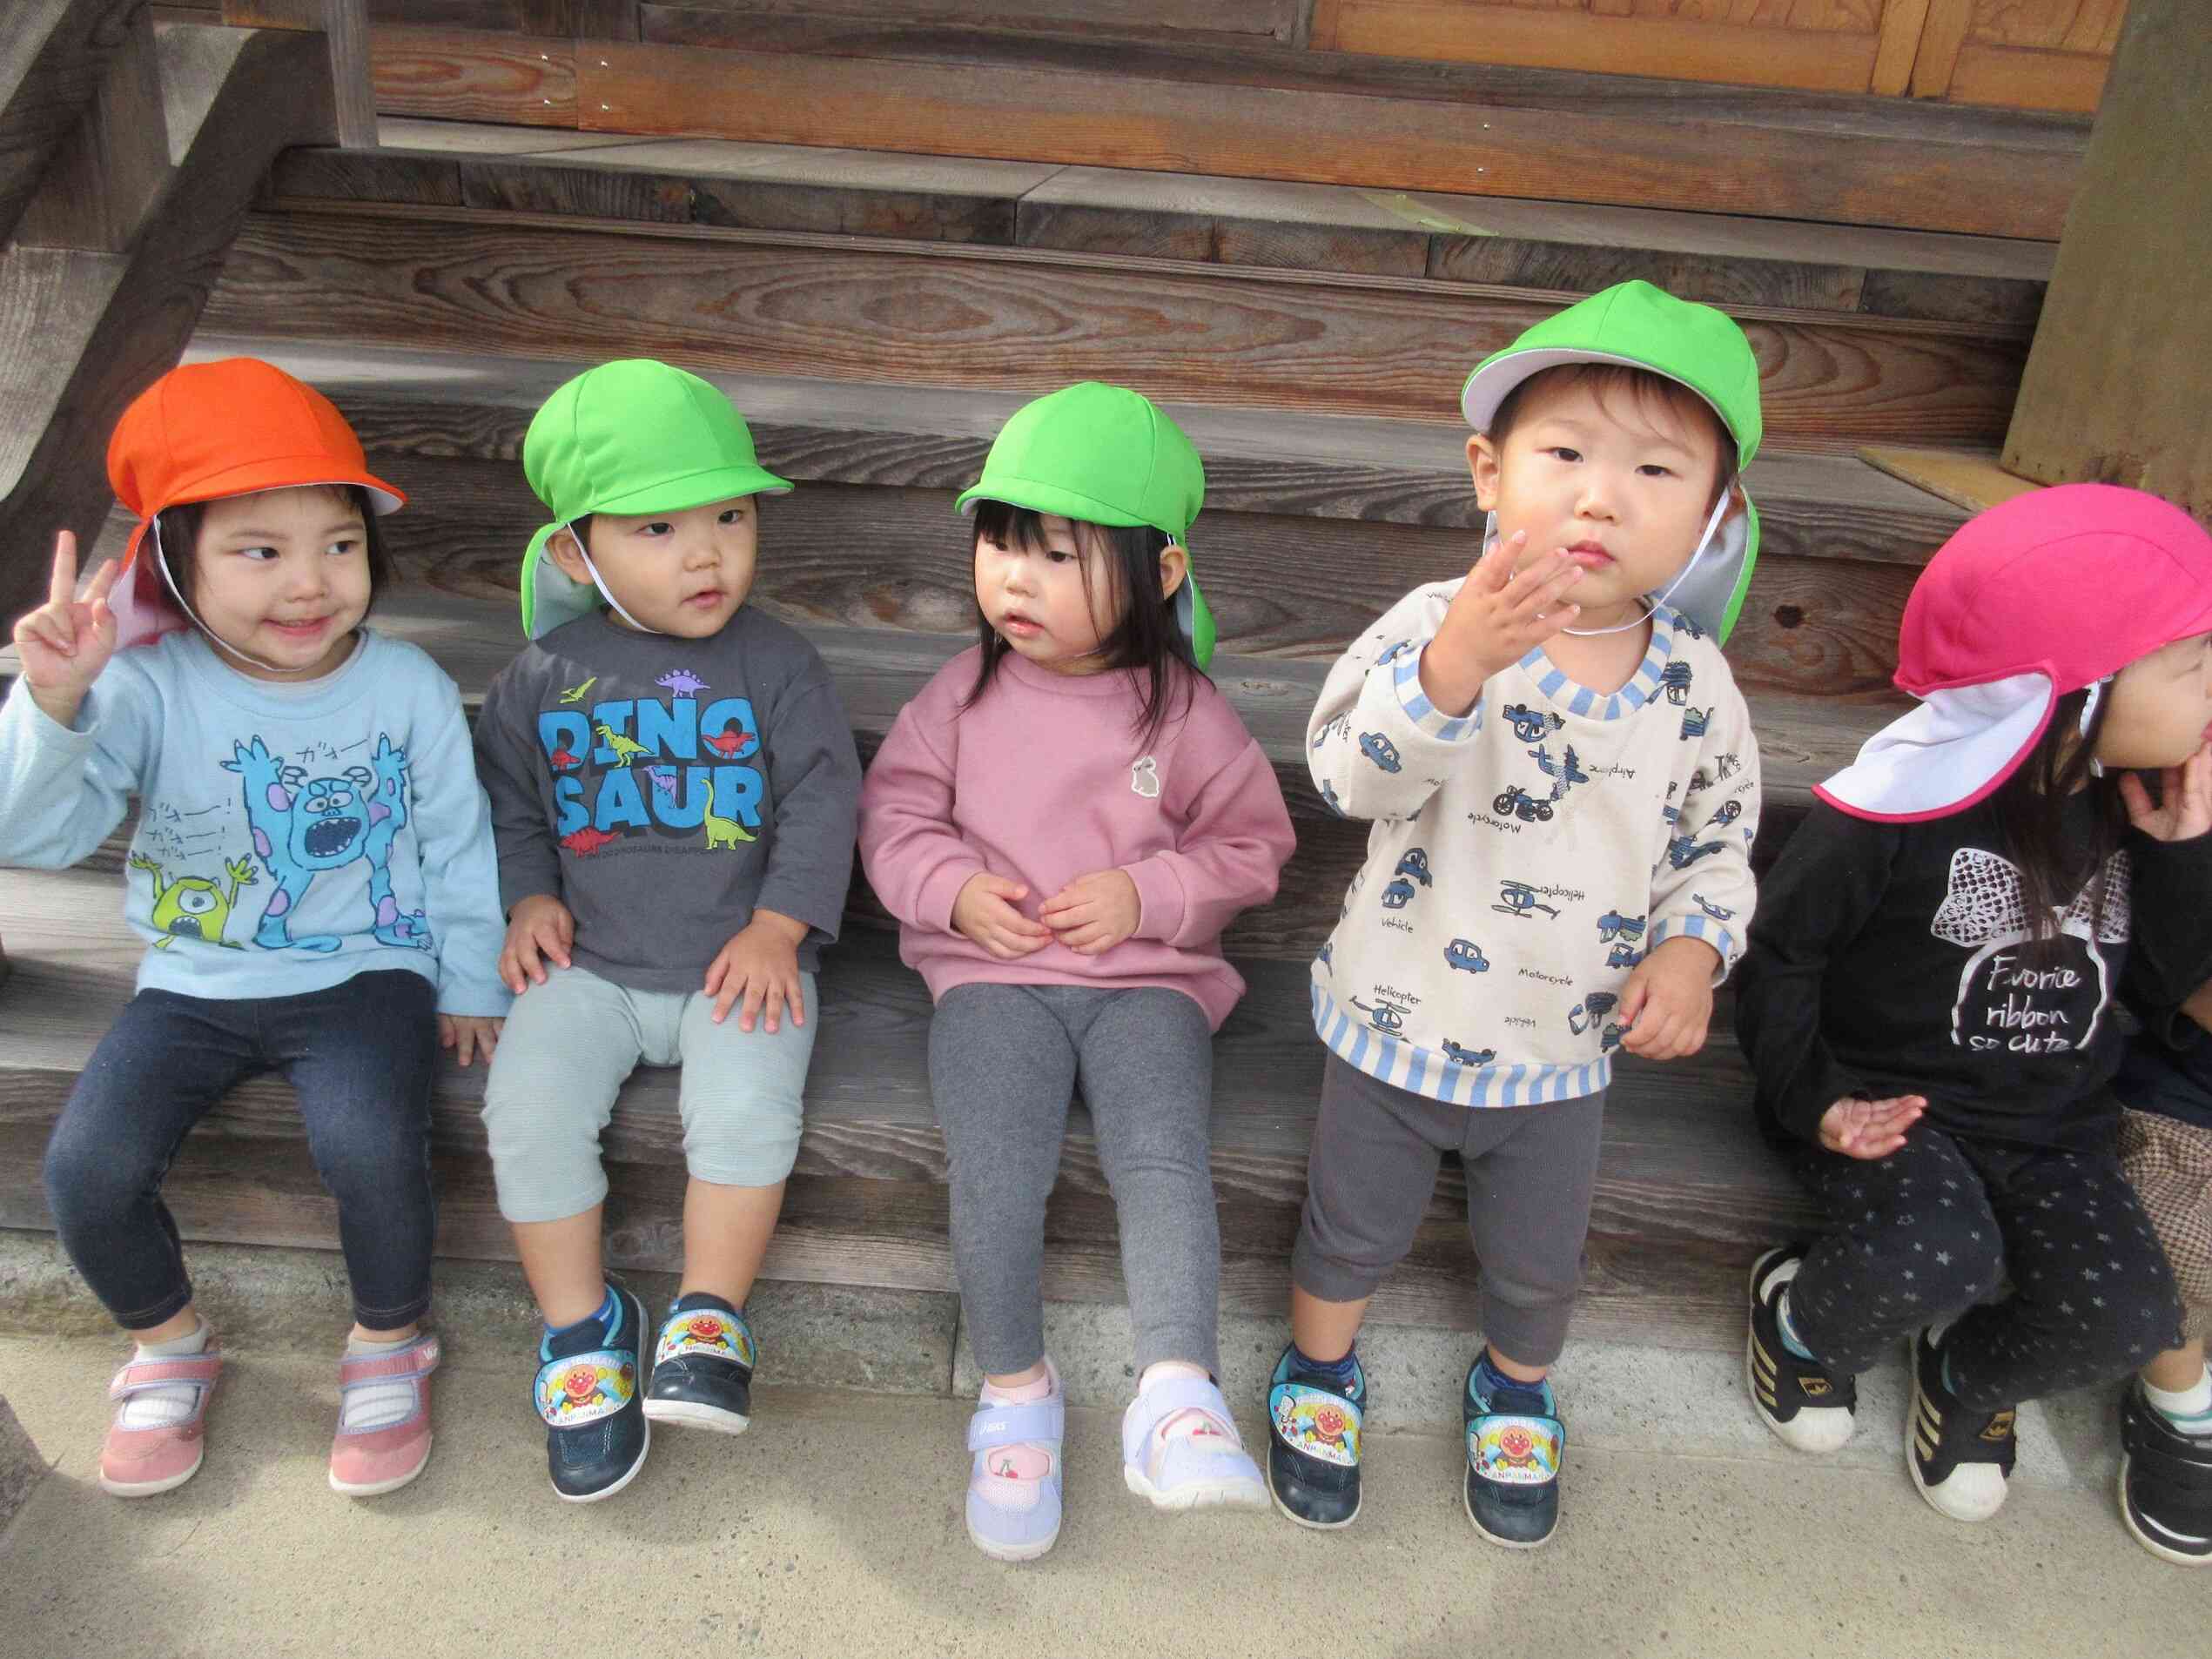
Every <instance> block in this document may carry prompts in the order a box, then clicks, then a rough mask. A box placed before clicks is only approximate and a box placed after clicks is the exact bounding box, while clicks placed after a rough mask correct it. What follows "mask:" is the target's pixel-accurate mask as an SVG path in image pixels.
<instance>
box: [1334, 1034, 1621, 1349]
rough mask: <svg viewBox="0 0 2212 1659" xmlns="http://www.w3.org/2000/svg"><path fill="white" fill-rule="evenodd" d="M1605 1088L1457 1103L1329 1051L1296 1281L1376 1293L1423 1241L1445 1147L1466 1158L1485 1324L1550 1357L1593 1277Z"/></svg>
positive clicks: (1495, 1340) (1504, 1339) (1348, 1298)
mask: <svg viewBox="0 0 2212 1659" xmlns="http://www.w3.org/2000/svg"><path fill="white" fill-rule="evenodd" d="M1604 1117H1605V1095H1604V1091H1603V1090H1600V1091H1598V1092H1597V1093H1596V1094H1590V1095H1584V1096H1583V1097H1582V1098H1580V1099H1577V1100H1560V1101H1554V1102H1551V1103H1549V1104H1546V1105H1533V1106H1456V1105H1448V1104H1447V1103H1445V1102H1443V1101H1441V1100H1431V1099H1429V1098H1428V1097H1427V1096H1426V1095H1419V1094H1415V1093H1414V1092H1413V1091H1411V1090H1409V1089H1400V1088H1395V1087H1393V1086H1392V1085H1389V1084H1387V1083H1378V1082H1377V1081H1375V1078H1371V1077H1369V1076H1368V1074H1367V1073H1366V1072H1364V1071H1361V1070H1359V1069H1358V1068H1357V1067H1356V1066H1354V1065H1348V1063H1346V1062H1345V1061H1343V1060H1341V1059H1339V1058H1337V1057H1336V1056H1335V1055H1334V1054H1332V1055H1330V1056H1329V1057H1328V1068H1327V1070H1326V1071H1324V1072H1323V1073H1322V1076H1321V1112H1320V1114H1319V1116H1318V1117H1317V1118H1315V1119H1314V1146H1313V1151H1312V1152H1311V1154H1310V1155H1309V1157H1308V1165H1307V1171H1306V1212H1305V1215H1304V1218H1303V1219H1302V1220H1301V1222H1300V1224H1299V1227H1298V1246H1297V1248H1296V1250H1295V1251H1294V1252H1293V1253H1292V1255H1291V1258H1290V1277H1291V1281H1292V1282H1293V1283H1294V1284H1295V1285H1296V1286H1298V1288H1299V1289H1301V1290H1302V1291H1304V1292H1305V1293H1307V1294H1308V1295H1309V1296H1314V1297H1318V1298H1320V1299H1321V1300H1322V1301H1325V1302H1356V1301H1360V1300H1363V1299H1364V1298H1366V1297H1368V1296H1371V1295H1373V1294H1374V1293H1375V1286H1378V1285H1380V1284H1381V1283H1382V1280H1383V1277H1384V1275H1386V1274H1387V1273H1389V1271H1390V1269H1391V1268H1393V1267H1395V1266H1397V1265H1398V1262H1399V1260H1400V1259H1402V1257H1403V1256H1404V1255H1405V1253H1406V1252H1407V1250H1408V1249H1409V1248H1410V1247H1411V1246H1412V1244H1413V1235H1414V1233H1415V1231H1416V1230H1418V1228H1419V1227H1420V1226H1421V1218H1422V1212H1425V1211H1426V1210H1427V1209H1428V1207H1429V1194H1430V1193H1432V1192H1435V1188H1436V1171H1437V1168H1438V1167H1439V1166H1440V1165H1442V1162H1443V1156H1444V1154H1445V1153H1446V1152H1457V1153H1458V1154H1459V1155H1460V1157H1461V1159H1462V1160H1463V1161H1464V1163H1465V1164H1466V1165H1467V1231H1468V1232H1469V1235H1470V1236H1471V1237H1472V1238H1473V1239H1474V1241H1475V1254H1476V1257H1477V1259H1480V1260H1481V1262H1482V1264H1483V1339H1484V1340H1486V1341H1488V1342H1489V1345H1490V1346H1491V1347H1493V1348H1495V1349H1496V1350H1497V1352H1498V1353H1502V1354H1503V1355H1504V1356H1505V1357H1506V1358H1507V1359H1509V1360H1519V1361H1521V1363H1523V1365H1532V1366H1536V1365H1550V1363H1551V1362H1552V1361H1553V1360H1556V1359H1557V1358H1558V1357H1559V1351H1560V1350H1561V1349H1562V1348H1563V1347H1565V1346H1566V1344H1567V1321H1568V1319H1569V1317H1570V1315H1571V1314H1572V1313H1573V1312H1574V1306H1575V1293H1576V1292H1577V1290H1579V1289H1581V1287H1582V1266H1583V1242H1584V1240H1585V1239H1587V1238H1588V1237H1589V1234H1590V1193H1591V1191H1592V1189H1593V1188H1594V1187H1595V1185H1596V1184H1597V1141H1598V1132H1599V1130H1600V1129H1601V1128H1602V1126H1603V1125H1604Z"/></svg>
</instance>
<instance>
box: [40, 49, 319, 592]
mask: <svg viewBox="0 0 2212 1659" xmlns="http://www.w3.org/2000/svg"><path fill="white" fill-rule="evenodd" d="M172 45H173V46H174V47H175V48H176V49H177V50H174V51H173V52H172V51H171V46H172ZM162 46H163V52H162V57H163V68H164V81H165V89H166V92H167V97H168V105H167V115H168V123H169V127H170V132H171V145H172V151H175V152H180V153H181V154H182V157H183V159H182V160H181V162H180V163H179V164H178V168H177V171H176V175H175V177H174V178H172V179H171V183H170V185H169V187H168V188H167V189H166V190H165V191H163V192H162V194H161V195H160V197H159V198H158V200H157V203H156V207H155V211H154V213H153V215H152V218H151V220H150V222H149V223H148V224H147V225H146V226H145V229H144V232H143V233H142V234H141V235H140V236H139V237H138V240H137V242H136V244H135V245H134V246H133V248H132V251H131V253H130V255H129V256H128V257H129V261H130V262H129V264H128V265H127V267H125V268H124V271H123V272H122V273H121V274H120V275H119V276H118V277H117V278H116V279H115V292H114V298H113V299H112V300H111V303H110V304H109V305H108V306H106V308H105V309H104V312H102V313H101V316H100V319H99V321H98V322H97V324H95V325H94V326H92V327H91V331H90V332H81V331H80V332H76V333H73V334H72V333H68V332H63V331H61V330H59V329H57V330H56V331H54V332H51V333H50V334H49V335H47V336H45V337H44V339H42V341H41V343H40V354H39V356H38V357H37V359H33V361H35V363H36V365H37V371H36V372H37V373H41V374H43V375H44V376H46V377H47V378H48V379H49V380H50V383H51V386H52V387H53V389H54V408H55V411H56V413H55V416H54V418H53V419H52V420H50V421H48V422H47V423H46V424H45V425H44V427H41V428H38V429H37V430H36V431H35V433H33V438H34V441H33V444H32V447H31V450H30V454H29V455H28V456H25V457H24V458H23V460H22V464H21V467H20V469H19V471H18V472H17V475H16V478H15V479H14V480H10V481H11V482H12V483H13V486H14V487H12V488H11V489H10V493H9V494H8V495H7V497H6V499H5V500H4V501H0V548H4V549H5V550H6V552H5V554H0V614H4V615H13V614H14V613H15V611H16V610H17V608H19V607H20V606H21V605H22V604H23V602H24V601H25V600H26V599H27V598H28V597H29V596H30V595H31V594H35V593H37V591H38V590H39V588H40V585H41V583H42V582H43V581H44V578H43V576H42V574H40V567H41V566H42V565H43V564H44V555H43V554H40V553H39V552H38V551H37V550H38V549H39V548H42V547H51V546H52V542H53V534H54V531H55V529H56V527H58V526H70V527H74V528H76V529H77V530H78V531H80V532H81V533H84V534H88V535H89V534H91V533H92V532H93V531H94V530H95V529H97V527H98V525H99V523H100V521H101V519H102V517H103V516H104V514H105V513H106V511H107V507H108V504H109V500H110V499H111V498H110V494H109V489H108V483H107V477H106V468H105V466H104V457H105V455H106V453H107V440H108V435H109V433H111V431H112V430H113V428H114V426H115V422H116V420H117V419H118V417H119V416H120V415H121V414H122V413H123V410H124V406H126V405H127V404H128V403H129V402H130V400H131V398H132V397H134V396H136V395H137V393H138V392H139V391H141V390H142V389H144V387H145V386H146V385H147V384H148V382H150V381H151V380H152V379H153V378H154V377H155V376H156V375H158V374H159V373H162V372H163V371H164V370H165V369H166V368H168V367H169V366H171V364H172V363H174V362H175V361H176V359H177V354H178V352H179V351H181V350H182V349H183V346H184V343H185V339H186V338H187V337H188V336H189V335H190V334H191V332H192V328H193V326H194V325H195V323H196V322H197V320H198V314H199V309H200V306H201V303H202V301H203V300H204V299H205V296H206V294H207V292H208V290H209V289H210V288H211V287H212V286H213V285H214V280H215V274H216V272H217V271H218V270H219V267H220V266H221V264H222V262H223V259H224V255H225V252H226V250H227V249H228V247H229V245H230V243H231V240H232V236H233V235H234V233H235V232H236V229H237V226H238V225H239V218H240V216H241V215H242V214H243V212H244V211H245V204H246V201H247V199H248V198H250V196H251V195H252V191H254V189H255V188H256V186H257V185H258V184H259V180H260V179H261V178H262V176H263V174H264V173H265V171H266V169H267V167H268V165H269V163H270V161H271V159H272V158H273V157H274V156H275V155H276V153H277V152H278V151H279V150H282V149H284V148H286V147H287V146H288V145H291V144H299V143H311V142H326V141H327V140H328V139H329V138H330V137H331V135H332V131H333V116H332V111H331V107H330V101H329V75H328V72H327V71H326V68H325V67H324V57H323V52H322V43H321V42H320V41H319V40H318V39H315V38H313V37H306V36H299V35H290V34H285V33H282V32H279V31H275V30H261V31H252V32H248V31H245V30H222V29H213V28H207V27H194V26H191V25H186V26H184V27H183V28H181V29H179V30H177V31H175V32H174V33H173V34H172V35H171V37H168V38H166V39H165V40H164V42H163V43H162ZM201 48H205V49H206V50H199V49H201Z"/></svg>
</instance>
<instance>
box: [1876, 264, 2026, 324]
mask: <svg viewBox="0 0 2212 1659" xmlns="http://www.w3.org/2000/svg"><path fill="white" fill-rule="evenodd" d="M2043 288H2044V285H2043V284H2042V283H2041V282H2034V281H2029V282H2021V281H2014V280H2008V279H2005V278H2001V277H1963V278H1962V277H1939V276H1932V275H1930V274H1928V273H1926V272H1919V271H1869V272H1866V278H1865V280H1864V281H1863V282H1862V284H1861V285H1860V287H1859V309H1860V310H1861V311H1863V312H1866V314H1867V315H1869V316H1871V317H1917V318H1920V319H1924V320H1926V321H1928V322H1953V323H1968V324H1988V325H1991V326H1999V327H2009V328H2031V329H2032V328H2034V326H2035V319H2037V318H2038V317H2040V316H2041V315H2042V314H2043Z"/></svg>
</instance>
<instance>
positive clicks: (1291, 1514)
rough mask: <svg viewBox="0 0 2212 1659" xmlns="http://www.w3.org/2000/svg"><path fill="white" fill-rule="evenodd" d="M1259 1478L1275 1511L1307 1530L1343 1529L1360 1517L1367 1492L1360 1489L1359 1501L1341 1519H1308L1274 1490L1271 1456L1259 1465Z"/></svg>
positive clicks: (1338, 1530) (1336, 1530)
mask: <svg viewBox="0 0 2212 1659" xmlns="http://www.w3.org/2000/svg"><path fill="white" fill-rule="evenodd" d="M1260 1478H1261V1480H1263V1481H1266V1482H1267V1498H1268V1501H1270V1502H1272V1503H1273V1504H1274V1506H1275V1512H1276V1513H1277V1514H1278V1515H1281V1516H1282V1518H1283V1519H1284V1520H1285V1521H1289V1522H1290V1523H1291V1525H1293V1526H1294V1527H1303V1528H1306V1529H1307V1530H1308V1531H1309V1532H1341V1531H1343V1530H1344V1528H1347V1527H1348V1526H1350V1525H1351V1524H1352V1523H1353V1522H1354V1521H1357V1520H1358V1519H1359V1518H1360V1506H1361V1504H1364V1503H1365V1502H1366V1501H1367V1494H1366V1492H1365V1491H1364V1490H1362V1491H1361V1494H1360V1501H1359V1503H1355V1504H1354V1505H1353V1506H1352V1513H1351V1514H1350V1515H1346V1516H1345V1517H1344V1519H1343V1520H1341V1521H1308V1519H1307V1518H1306V1517H1305V1516H1304V1515H1300V1514H1299V1513H1298V1512H1297V1511H1296V1510H1295V1509H1293V1508H1291V1507H1290V1506H1289V1505H1288V1504H1287V1503H1285V1502H1284V1501H1282V1494H1281V1493H1279V1492H1277V1491H1276V1490H1275V1466H1274V1460H1273V1459H1272V1458H1271V1459H1269V1460H1268V1461H1267V1462H1266V1463H1263V1464H1261V1467H1260Z"/></svg>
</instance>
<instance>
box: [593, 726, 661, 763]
mask: <svg viewBox="0 0 2212 1659" xmlns="http://www.w3.org/2000/svg"><path fill="white" fill-rule="evenodd" d="M592 730H594V731H595V732H597V733H598V734H599V741H600V742H602V743H604V744H606V745H607V747H608V748H609V749H613V750H614V751H615V765H617V766H627V765H629V763H630V762H632V761H635V760H640V759H642V758H644V757H645V756H649V755H650V754H652V752H653V751H652V750H651V749H648V748H646V747H645V745H644V744H642V743H641V742H638V741H637V740H636V739H635V738H634V737H625V736H623V735H622V733H620V732H618V731H616V730H615V729H614V728H613V727H612V726H609V725H607V724H605V723H603V722H602V724H599V725H596V726H594V727H593V728H592Z"/></svg>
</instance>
